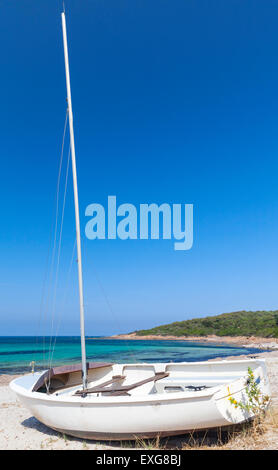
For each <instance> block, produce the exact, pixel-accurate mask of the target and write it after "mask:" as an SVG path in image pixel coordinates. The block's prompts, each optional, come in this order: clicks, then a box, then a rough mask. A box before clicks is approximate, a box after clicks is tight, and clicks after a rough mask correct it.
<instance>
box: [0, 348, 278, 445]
mask: <svg viewBox="0 0 278 470" xmlns="http://www.w3.org/2000/svg"><path fill="white" fill-rule="evenodd" d="M264 343H265V340H264V341H263V342H262V344H264ZM259 356H260V357H264V358H266V364H267V369H268V376H269V380H270V386H271V399H272V405H271V413H270V414H271V416H270V418H269V419H270V421H271V420H272V421H273V419H272V416H273V415H275V414H276V413H277V410H278V350H273V351H264V352H262V353H260V354H259ZM245 357H247V356H237V357H236V358H237V359H238V358H245ZM230 359H233V358H232V357H231V358H230ZM214 360H216V359H214ZM14 377H15V376H11V375H2V376H0V423H1V424H0V449H1V450H8V449H18V450H19V449H26V450H27V449H29V450H33V449H41V450H42V449H48V450H51V449H53V450H54V449H57V450H63V449H76V450H78V449H79V450H90V449H91V450H92V449H95V450H104V449H111V450H112V449H117V450H123V449H126V448H129V449H130V448H134V447H136V448H140V446H141V448H144V445H143V444H142V443H138V442H137V443H131V442H94V441H88V440H81V439H76V438H72V437H69V436H62V435H61V434H59V433H57V432H55V431H53V430H52V429H50V428H48V427H46V426H44V425H43V424H41V423H39V422H38V421H37V420H36V419H35V418H34V417H33V416H32V415H31V414H30V412H29V411H28V410H26V409H25V408H24V407H23V406H22V405H21V404H20V402H19V401H18V400H17V399H16V397H15V395H14V393H13V392H12V391H11V390H10V388H9V386H8V384H9V382H10V381H11V380H12V379H13V378H14ZM213 439H214V440H215V438H212V441H210V436H209V433H208V436H207V438H206V442H210V443H209V444H207V445H208V446H209V448H217V449H218V448H225V449H230V448H231V449H246V448H254V449H278V427H277V425H276V424H275V425H274V424H273V423H272V425H271V426H268V427H267V428H266V431H265V432H264V433H263V434H260V435H259V436H257V438H256V439H253V438H252V439H251V440H250V439H249V440H247V441H246V440H244V439H241V438H239V439H238V441H237V440H235V439H232V440H231V441H228V442H227V443H225V445H224V446H220V447H219V445H218V444H215V443H213V442H214V441H213ZM202 443H203V446H202V447H201V448H203V447H204V440H203V441H202ZM161 445H162V446H163V448H168V449H169V448H170V449H177V448H187V445H188V436H180V437H178V438H177V437H175V438H170V439H167V440H163V442H162V443H161Z"/></svg>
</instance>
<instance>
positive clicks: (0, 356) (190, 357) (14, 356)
mask: <svg viewBox="0 0 278 470" xmlns="http://www.w3.org/2000/svg"><path fill="white" fill-rule="evenodd" d="M53 350H54V352H53ZM86 350H87V358H88V360H90V361H109V362H120V363H123V362H129V363H130V362H171V361H172V362H182V361H190V362H192V361H203V360H207V359H213V358H215V357H220V356H221V357H223V358H224V357H227V356H237V355H240V354H252V353H253V354H256V353H258V352H260V351H259V350H258V349H254V348H239V347H234V346H230V345H223V344H222V345H216V344H207V343H194V342H188V341H164V340H163V341H159V340H154V341H151V340H140V341H139V340H138V341H132V340H116V339H114V340H113V339H104V338H87V340H86ZM49 351H50V352H49ZM52 352H53V354H52ZM32 361H35V363H36V365H35V367H36V369H44V368H47V367H48V366H49V362H50V361H51V365H53V366H54V365H59V364H66V363H74V362H80V338H79V337H72V336H70V337H69V336H60V337H58V338H57V339H56V343H55V342H54V340H52V341H51V339H50V338H49V337H47V338H42V337H39V338H36V337H30V336H16V337H8V336H5V337H4V336H2V337H0V374H16V373H22V372H26V371H30V363H31V362H32Z"/></svg>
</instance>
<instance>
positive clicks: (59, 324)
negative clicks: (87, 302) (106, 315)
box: [49, 238, 76, 368]
mask: <svg viewBox="0 0 278 470" xmlns="http://www.w3.org/2000/svg"><path fill="white" fill-rule="evenodd" d="M75 250H76V238H75V240H74V245H73V249H72V255H71V260H70V264H69V268H68V273H67V281H66V289H65V294H64V299H63V307H62V308H61V309H60V317H59V320H58V324H57V327H56V333H55V337H54V343H53V347H52V352H51V359H50V364H49V368H50V367H51V366H52V364H53V355H54V351H55V347H56V342H57V336H58V333H59V330H60V326H61V322H62V317H63V314H64V312H65V309H66V302H67V298H68V291H69V280H70V274H71V271H72V265H73V260H74V255H75Z"/></svg>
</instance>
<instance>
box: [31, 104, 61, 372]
mask: <svg viewBox="0 0 278 470" xmlns="http://www.w3.org/2000/svg"><path fill="white" fill-rule="evenodd" d="M67 125H68V108H67V110H66V116H65V123H64V131H63V137H62V146H61V152H60V162H59V169H58V176H57V185H56V197H55V209H54V213H55V217H54V219H53V223H52V229H51V232H50V233H52V232H53V228H54V227H55V228H54V238H53V247H52V253H51V264H50V269H49V260H50V251H51V243H52V240H51V235H50V237H49V245H48V254H47V264H46V269H45V276H44V281H43V289H42V297H41V303H40V315H39V324H38V332H40V328H41V324H42V323H43V324H44V323H45V321H46V316H47V311H48V306H49V301H50V295H51V294H50V293H51V283H52V276H53V269H54V261H55V251H56V238H57V226H58V214H59V193H60V182H61V173H62V164H63V156H64V146H65V136H66V130H67ZM48 270H49V273H48ZM47 278H48V280H49V285H48V289H46V284H47ZM46 290H47V292H46ZM42 343H43V344H42V348H43V364H44V366H45V365H46V360H45V352H46V346H45V335H43V338H42Z"/></svg>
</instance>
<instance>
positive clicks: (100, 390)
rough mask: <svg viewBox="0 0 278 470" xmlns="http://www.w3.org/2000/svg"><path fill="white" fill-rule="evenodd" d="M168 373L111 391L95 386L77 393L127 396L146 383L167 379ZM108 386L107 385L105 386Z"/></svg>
mask: <svg viewBox="0 0 278 470" xmlns="http://www.w3.org/2000/svg"><path fill="white" fill-rule="evenodd" d="M168 375H169V373H168V372H157V373H156V374H155V375H153V376H152V377H148V378H147V379H144V380H140V381H139V382H135V383H133V384H129V385H118V386H116V387H114V388H113V389H111V388H107V387H106V386H104V385H102V386H96V387H93V388H90V389H88V390H86V391H79V393H78V395H80V394H81V395H82V393H105V394H109V395H112V396H119V395H128V392H130V390H133V389H134V388H137V387H140V386H141V385H145V384H146V383H148V382H156V381H157V380H161V379H165V378H166V377H168ZM106 385H108V384H106Z"/></svg>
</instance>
